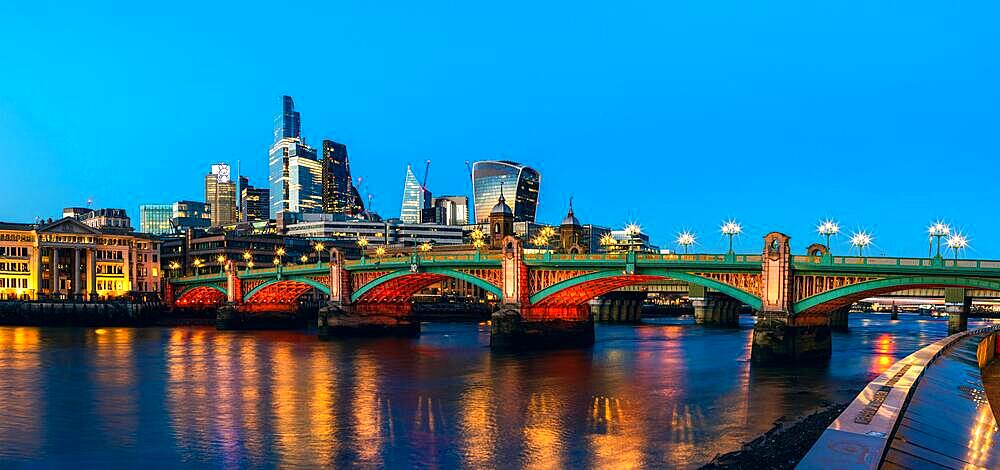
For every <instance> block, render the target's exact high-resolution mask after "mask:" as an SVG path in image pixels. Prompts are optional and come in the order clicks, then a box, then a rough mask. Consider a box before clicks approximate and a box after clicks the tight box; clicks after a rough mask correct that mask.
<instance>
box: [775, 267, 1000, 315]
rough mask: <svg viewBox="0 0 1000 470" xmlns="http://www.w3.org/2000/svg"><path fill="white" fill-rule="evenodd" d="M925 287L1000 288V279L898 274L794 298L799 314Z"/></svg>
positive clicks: (809, 313) (819, 312) (831, 308)
mask: <svg viewBox="0 0 1000 470" xmlns="http://www.w3.org/2000/svg"><path fill="white" fill-rule="evenodd" d="M922 287H964V288H970V289H988V290H995V291H1000V280H991V279H978V278H967V277H959V276H898V277H887V278H882V279H874V280H871V281H865V282H859V283H857V284H851V285H848V286H844V287H839V288H836V289H832V290H828V291H826V292H823V293H821V294H816V295H814V296H812V297H808V298H806V299H803V300H800V301H798V302H795V304H793V305H792V310H793V311H794V312H795V314H796V315H825V314H828V313H829V312H831V311H834V310H837V309H839V308H842V307H845V306H848V305H850V304H853V303H854V302H857V301H859V300H861V299H864V298H867V297H871V296H874V295H879V294H887V293H891V292H896V291H900V290H905V289H915V288H922Z"/></svg>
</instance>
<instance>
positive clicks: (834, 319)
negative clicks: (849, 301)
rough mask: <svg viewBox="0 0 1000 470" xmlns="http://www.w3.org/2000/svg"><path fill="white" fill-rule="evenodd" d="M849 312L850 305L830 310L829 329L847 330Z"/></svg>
mask: <svg viewBox="0 0 1000 470" xmlns="http://www.w3.org/2000/svg"><path fill="white" fill-rule="evenodd" d="M850 312H851V306H850V305H848V306H846V307H841V308H838V309H836V310H834V311H832V312H830V329H831V330H834V331H847V319H848V315H849V314H850Z"/></svg>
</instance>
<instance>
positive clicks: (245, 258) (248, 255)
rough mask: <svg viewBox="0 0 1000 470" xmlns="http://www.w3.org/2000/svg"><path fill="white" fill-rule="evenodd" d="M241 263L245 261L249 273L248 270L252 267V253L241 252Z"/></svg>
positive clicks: (248, 251)
mask: <svg viewBox="0 0 1000 470" xmlns="http://www.w3.org/2000/svg"><path fill="white" fill-rule="evenodd" d="M243 261H246V263H247V272H248V273H249V272H250V268H252V267H253V253H250V250H247V251H244V252H243Z"/></svg>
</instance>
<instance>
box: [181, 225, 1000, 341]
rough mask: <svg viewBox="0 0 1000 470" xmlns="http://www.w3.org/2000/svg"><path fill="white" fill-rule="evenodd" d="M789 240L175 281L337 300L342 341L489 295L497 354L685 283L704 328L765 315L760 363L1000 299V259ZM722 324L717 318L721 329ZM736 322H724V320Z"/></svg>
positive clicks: (209, 294) (283, 304)
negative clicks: (860, 308)
mask: <svg viewBox="0 0 1000 470" xmlns="http://www.w3.org/2000/svg"><path fill="white" fill-rule="evenodd" d="M788 240H789V238H788V237H787V236H785V235H783V234H781V233H778V232H772V233H771V234H768V235H767V236H766V237H765V238H764V242H765V243H764V249H763V251H762V253H761V254H735V253H729V254H690V255H689V254H647V253H637V252H628V253H624V254H566V255H562V254H550V253H545V254H525V253H524V251H523V249H522V246H521V244H520V241H518V240H517V239H515V238H513V237H508V238H507V239H505V240H504V242H503V249H502V250H501V252H500V253H489V254H478V253H474V254H461V255H447V254H433V253H425V254H421V253H418V252H415V253H413V254H411V255H410V256H405V257H402V258H386V259H373V258H364V259H362V260H358V261H346V260H344V259H343V258H342V257H341V255H340V253H339V252H337V251H336V250H331V259H332V261H331V262H329V263H317V264H309V265H301V266H295V267H280V268H268V269H257V270H248V271H237V270H235V269H232V268H230V269H229V270H228V271H227V272H226V273H220V274H215V275H206V276H187V277H180V278H173V279H171V280H170V281H169V285H168V288H167V290H166V293H167V300H168V302H170V303H171V304H172V305H176V306H227V307H228V308H230V309H236V310H238V311H251V312H252V311H271V310H275V309H277V310H281V309H292V308H295V306H296V305H297V299H298V298H299V297H301V296H302V295H303V294H305V293H306V292H309V291H311V290H313V289H316V290H318V291H320V292H322V293H323V294H324V295H326V296H329V300H330V306H331V307H330V308H329V309H327V310H326V313H325V314H324V315H323V316H321V319H320V321H321V327H323V328H324V330H329V331H331V332H336V331H338V330H340V329H344V328H348V329H357V328H363V327H370V326H375V327H377V328H378V329H390V330H391V329H393V328H402V329H413V328H415V326H414V325H413V323H412V320H411V319H410V318H409V315H410V311H411V298H412V297H413V295H414V294H416V293H417V292H419V291H420V290H422V289H424V288H426V287H428V286H430V285H432V284H434V283H437V282H440V281H442V280H445V279H449V278H452V279H460V280H463V281H466V282H468V283H470V284H473V285H476V286H478V287H481V288H482V289H483V290H484V291H485V292H487V293H489V294H491V295H492V296H495V297H496V298H497V299H498V301H500V302H501V303H502V304H503V305H504V309H503V311H502V312H500V314H498V315H495V316H494V322H493V339H494V344H495V345H511V344H512V343H513V344H519V343H528V342H534V341H535V340H540V341H543V342H547V343H552V342H569V343H575V342H583V343H586V342H588V341H592V340H593V328H592V325H590V323H589V316H590V312H589V308H588V306H587V302H588V301H589V300H591V299H593V298H595V297H598V296H600V295H603V294H606V293H609V292H612V291H615V290H619V289H622V288H626V287H628V286H636V285H643V284H648V283H651V282H663V281H666V280H673V281H681V282H684V283H686V284H687V285H688V289H689V295H690V297H691V298H692V301H693V303H694V305H695V309H696V316H699V317H700V318H701V319H703V320H705V321H706V322H712V321H719V319H724V318H725V316H724V315H722V316H720V315H718V314H717V313H718V311H721V310H725V309H726V308H727V304H731V303H733V302H738V303H742V304H746V305H749V306H750V307H751V308H753V309H754V310H756V311H758V312H759V314H758V322H757V326H756V327H755V335H754V357H755V358H761V359H765V358H769V357H776V358H780V357H791V358H800V359H802V358H807V357H812V356H816V355H819V356H823V355H828V354H829V351H830V344H829V341H830V340H829V327H830V325H831V324H833V325H836V324H837V323H838V322H846V311H845V309H846V308H849V306H850V305H851V304H853V303H854V302H856V301H858V300H861V299H863V298H867V297H872V296H877V295H883V294H887V293H891V292H896V291H901V290H912V289H930V288H933V289H943V290H944V293H945V300H946V309H947V310H948V311H949V313H951V314H952V315H951V317H952V318H951V320H950V322H949V326H950V328H951V329H953V330H956V331H957V330H961V329H965V318H966V315H967V313H968V308H969V293H970V292H982V291H1000V261H987V260H950V259H944V258H941V257H935V258H886V257H854V256H833V255H831V254H830V253H829V252H827V251H826V248H825V247H822V245H818V246H814V247H811V248H810V249H811V250H812V253H811V254H810V255H808V256H797V255H792V254H791V250H790V247H789V243H788ZM713 319H714V320H713ZM725 321H727V320H722V322H725Z"/></svg>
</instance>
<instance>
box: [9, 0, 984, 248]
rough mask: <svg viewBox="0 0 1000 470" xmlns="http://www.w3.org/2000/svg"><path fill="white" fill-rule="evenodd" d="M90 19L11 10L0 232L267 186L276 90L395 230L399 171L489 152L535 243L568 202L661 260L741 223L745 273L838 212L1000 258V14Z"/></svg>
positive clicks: (492, 10) (691, 7)
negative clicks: (342, 154)
mask: <svg viewBox="0 0 1000 470" xmlns="http://www.w3.org/2000/svg"><path fill="white" fill-rule="evenodd" d="M79 3H84V2H47V1H32V2H20V1H17V0H15V1H14V2H4V3H3V5H0V24H2V27H0V44H3V45H4V47H3V48H2V51H3V66H2V67H0V146H2V147H0V148H2V150H0V168H3V170H0V171H3V172H4V174H5V177H4V178H3V182H4V184H2V185H0V200H2V201H3V203H2V204H0V220H4V221H30V220H33V219H34V217H35V216H42V217H56V216H58V215H59V213H60V210H61V208H62V207H64V206H79V205H84V204H85V203H86V200H87V198H88V197H92V198H93V200H94V204H95V206H99V207H124V208H126V209H128V210H129V211H130V213H131V214H132V215H133V217H134V218H136V219H137V218H138V217H137V213H136V212H137V206H138V205H139V204H141V203H147V202H150V203H153V202H172V201H174V200H178V199H201V198H203V191H204V189H203V175H204V174H205V172H207V171H208V168H209V165H210V164H211V163H214V162H218V161H227V162H231V163H232V164H234V165H235V164H236V160H237V159H239V160H240V161H241V164H242V168H243V173H244V174H246V175H248V176H250V178H251V180H253V181H255V182H256V183H258V184H263V183H264V182H265V181H266V175H267V173H266V166H267V148H268V145H269V144H270V142H271V127H272V120H273V117H274V115H275V113H277V111H278V110H279V108H280V96H281V95H282V94H290V95H292V96H293V97H294V98H295V101H296V105H297V108H298V110H299V111H300V112H301V113H302V127H303V133H304V135H305V136H306V138H307V140H308V141H309V142H311V143H313V144H317V145H318V144H319V142H320V140H321V139H323V138H332V139H335V140H338V141H341V142H344V143H346V144H347V146H348V152H349V155H350V158H351V164H352V171H353V172H354V174H355V175H358V176H363V177H364V179H365V181H366V184H367V186H368V188H367V189H368V190H369V191H370V192H371V193H373V194H375V208H376V210H378V211H379V212H380V213H382V214H383V215H385V216H396V215H398V213H399V203H400V197H401V194H402V185H403V178H404V175H405V166H406V164H407V163H413V164H414V165H415V166H418V167H422V164H421V162H423V161H424V160H426V159H431V160H432V162H433V163H432V166H431V172H430V179H429V184H428V186H429V187H430V189H431V190H432V191H434V192H435V193H440V194H445V193H447V194H452V193H468V192H469V183H468V177H467V173H466V168H465V161H466V160H476V159H488V158H499V157H503V158H508V159H513V160H517V161H521V162H524V163H527V164H530V165H532V166H534V167H536V168H538V169H539V170H540V171H541V172H542V190H541V205H540V209H539V217H540V219H541V221H543V222H552V223H556V222H558V221H559V220H560V219H561V218H562V216H563V215H564V214H565V211H566V205H567V200H568V198H569V197H570V196H571V195H572V196H573V197H574V201H575V202H574V205H575V208H576V212H577V214H578V216H579V217H580V218H581V219H582V220H583V221H584V222H585V223H586V222H592V223H597V224H602V225H609V226H621V225H623V224H625V223H627V222H638V223H639V224H641V225H642V226H643V227H644V229H645V230H646V231H647V232H648V233H650V234H651V235H652V237H653V238H654V241H656V242H658V243H660V244H661V245H662V246H664V247H671V248H672V247H673V243H672V240H673V238H674V236H675V235H676V233H677V232H678V231H680V230H684V229H689V230H693V231H694V232H695V233H696V234H697V235H698V238H699V245H700V246H699V251H721V250H723V249H724V248H725V243H726V242H725V239H724V238H723V237H722V236H721V235H720V234H719V231H718V227H719V225H720V223H721V222H722V221H723V220H724V219H728V218H736V219H738V220H739V221H741V222H742V223H743V224H744V226H745V227H746V234H745V235H744V236H743V237H741V239H740V240H738V241H737V244H736V245H737V248H738V249H739V250H740V251H744V252H751V251H753V252H755V251H759V250H760V245H761V241H760V237H761V236H762V235H763V234H764V233H766V232H768V231H771V230H779V231H783V232H785V233H787V234H789V235H791V236H792V243H793V245H794V247H795V248H796V249H797V250H799V251H801V250H804V247H805V246H806V245H807V244H809V243H812V242H813V241H818V239H819V237H818V236H817V235H816V234H815V232H814V227H815V225H816V223H817V222H818V221H819V220H820V219H822V218H826V217H833V218H836V219H837V220H839V221H840V223H841V225H842V227H843V228H844V230H845V231H850V230H853V229H858V228H865V229H868V230H869V231H871V232H872V233H873V234H874V236H875V243H876V244H877V246H876V248H875V249H874V250H873V253H874V254H881V253H882V252H885V253H886V254H887V255H926V254H927V238H926V235H925V229H926V226H927V224H928V223H929V222H931V221H932V220H935V219H939V218H941V219H945V220H947V221H949V222H951V223H952V224H954V225H955V226H956V227H959V228H960V229H962V230H963V231H965V232H966V233H967V234H968V235H969V237H970V239H971V242H972V250H971V251H970V253H968V256H970V257H986V258H1000V239H998V238H997V237H996V236H994V235H993V234H995V233H997V232H998V231H1000V218H998V217H997V215H996V211H995V210H994V207H993V206H994V204H993V203H994V201H995V200H996V196H997V189H996V186H997V183H996V178H997V174H998V170H1000V164H998V163H997V162H998V159H997V157H998V155H1000V142H998V138H997V135H998V129H1000V116H998V110H1000V106H998V105H1000V87H998V86H997V84H998V83H1000V80H998V78H1000V76H998V75H1000V74H998V72H1000V67H998V55H997V54H996V51H997V49H998V45H1000V44H998V39H1000V38H998V35H1000V29H998V28H996V27H995V24H996V20H997V18H998V13H1000V11H998V10H1000V5H998V4H997V3H996V2H985V1H984V2H976V1H969V2H945V3H942V2H929V1H906V2H904V1H893V2H871V1H853V0H849V1H840V2H822V4H821V2H801V1H771V2H766V1H759V2H746V1H705V0H697V1H695V0H693V1H670V2H653V1H649V2H632V1H622V2H579V1H576V2H561V1H559V2H555V1H552V2H528V1H510V2H500V3H492V4H484V3H483V2H394V1H385V2H365V1H357V2H353V1H351V2H344V1H338V2H305V3H294V4H293V3H292V2H286V3H280V2H278V3H275V2H268V3H261V4H254V3H252V2H240V3H231V4H221V2H219V4H215V3H216V2H197V3H193V2H192V3H185V2H172V3H155V2H154V3H149V4H147V2H120V3H113V2H85V3H88V4H89V5H87V6H82V5H80V4H79ZM137 222H138V221H137V220H136V223H137ZM840 238H841V239H840V240H839V241H837V242H835V243H834V249H835V250H839V251H841V252H843V251H846V250H847V249H848V248H849V247H848V246H847V243H846V237H840Z"/></svg>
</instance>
